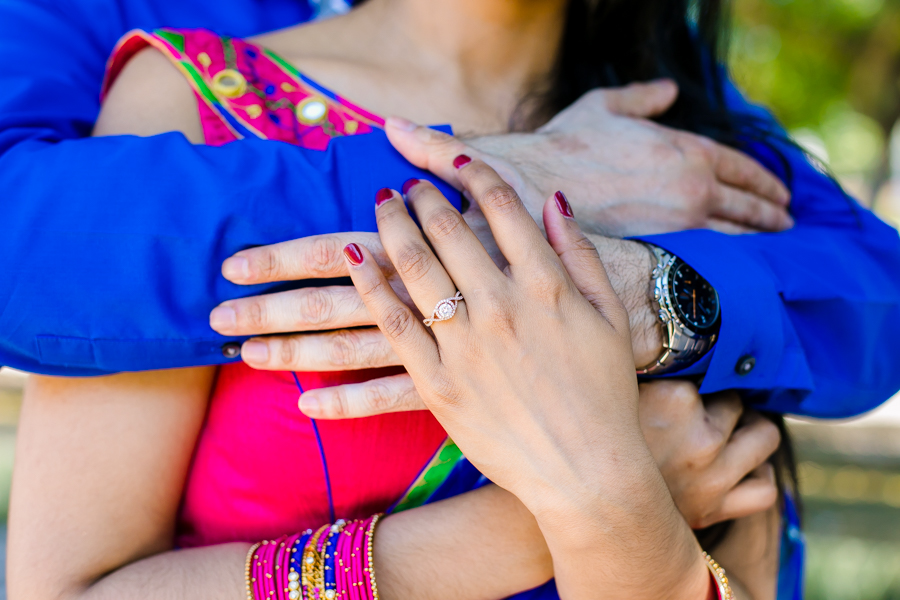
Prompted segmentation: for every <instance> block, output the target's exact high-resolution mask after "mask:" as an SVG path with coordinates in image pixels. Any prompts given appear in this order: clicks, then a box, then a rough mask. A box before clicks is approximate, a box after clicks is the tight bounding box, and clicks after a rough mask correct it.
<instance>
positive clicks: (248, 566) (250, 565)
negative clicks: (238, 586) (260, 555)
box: [244, 542, 262, 600]
mask: <svg viewBox="0 0 900 600" xmlns="http://www.w3.org/2000/svg"><path fill="white" fill-rule="evenodd" d="M260 546H262V542H257V543H255V544H253V545H252V546H250V551H249V552H247V564H246V565H245V566H244V572H245V573H246V577H245V580H246V583H247V600H255V599H254V598H253V583H254V581H253V579H252V577H251V574H250V570H251V569H252V568H253V559H254V558H256V556H254V555H255V554H256V551H257V550H259V547H260Z"/></svg>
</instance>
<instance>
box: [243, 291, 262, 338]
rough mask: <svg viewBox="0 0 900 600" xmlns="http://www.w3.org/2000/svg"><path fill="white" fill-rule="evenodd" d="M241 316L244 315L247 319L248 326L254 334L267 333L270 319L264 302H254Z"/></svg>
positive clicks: (260, 300) (259, 300)
mask: <svg viewBox="0 0 900 600" xmlns="http://www.w3.org/2000/svg"><path fill="white" fill-rule="evenodd" d="M239 314H243V316H244V318H245V319H246V324H247V325H248V326H250V328H252V329H253V331H254V332H257V333H263V331H265V329H266V325H267V324H268V320H269V317H268V311H267V310H266V303H265V301H264V300H262V299H257V300H254V301H253V302H251V303H250V304H249V305H248V306H247V310H246V311H241V313H239Z"/></svg>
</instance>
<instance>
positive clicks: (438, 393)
mask: <svg viewBox="0 0 900 600" xmlns="http://www.w3.org/2000/svg"><path fill="white" fill-rule="evenodd" d="M431 391H432V403H433V404H437V405H439V406H440V405H443V406H453V405H456V404H459V402H460V399H461V396H460V393H459V388H458V387H457V386H456V383H455V382H454V381H453V380H452V379H451V378H450V377H448V376H447V375H437V376H436V377H434V379H433V380H432V381H431Z"/></svg>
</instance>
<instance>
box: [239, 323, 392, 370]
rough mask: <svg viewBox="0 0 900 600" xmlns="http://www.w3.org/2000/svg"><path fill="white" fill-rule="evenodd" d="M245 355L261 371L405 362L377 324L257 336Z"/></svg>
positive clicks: (243, 350) (370, 366) (355, 367)
mask: <svg viewBox="0 0 900 600" xmlns="http://www.w3.org/2000/svg"><path fill="white" fill-rule="evenodd" d="M241 358H243V360H244V362H245V363H247V365H248V366H250V367H253V368H254V369H259V370H260V371H356V370H359V369H375V368H380V367H392V366H397V365H400V364H401V363H400V359H399V358H398V357H397V355H396V354H395V353H394V350H393V348H391V345H390V344H389V343H388V341H387V339H385V337H384V334H382V333H381V331H380V330H379V329H378V328H376V327H369V328H365V329H344V330H341V331H329V332H328V333H307V334H296V335H284V336H274V337H265V338H253V339H250V340H247V341H246V342H244V345H243V347H242V348H241Z"/></svg>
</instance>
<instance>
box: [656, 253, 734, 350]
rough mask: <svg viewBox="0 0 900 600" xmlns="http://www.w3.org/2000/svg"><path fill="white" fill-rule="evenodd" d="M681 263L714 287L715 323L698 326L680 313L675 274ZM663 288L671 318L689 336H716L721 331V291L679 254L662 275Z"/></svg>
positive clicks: (667, 310) (699, 337)
mask: <svg viewBox="0 0 900 600" xmlns="http://www.w3.org/2000/svg"><path fill="white" fill-rule="evenodd" d="M681 265H685V266H687V267H688V268H690V269H692V270H693V271H694V272H695V273H697V276H698V277H701V278H703V281H705V282H706V283H707V284H708V285H709V287H710V289H712V291H713V293H714V294H715V295H716V317H715V319H714V321H713V323H712V324H711V325H710V326H709V327H702V328H698V327H697V326H696V325H694V324H693V323H689V322H687V321H686V320H685V319H684V318H682V316H681V315H680V314H679V313H680V311H679V310H678V306H677V305H676V304H675V297H676V294H675V280H674V277H673V274H674V273H675V272H676V271H677V270H678V268H679V267H680V266H681ZM662 288H663V289H664V290H665V294H664V298H665V301H666V312H667V313H668V314H669V318H670V319H674V320H675V321H676V323H677V324H678V325H679V327H680V329H681V330H682V331H683V332H684V333H685V334H688V335H689V337H692V338H697V339H703V338H711V337H714V336H715V335H716V334H717V333H719V326H720V325H721V322H722V304H721V301H720V300H719V292H718V291H716V289H715V288H714V287H713V286H712V285H711V284H709V281H708V280H707V279H706V278H705V277H703V275H701V274H700V273H699V272H698V271H697V270H696V269H694V268H693V267H692V266H690V265H689V264H688V263H686V262H685V261H683V260H681V259H680V258H678V257H677V256H676V257H674V260H672V261H671V262H670V263H669V264H668V265H667V266H666V270H665V272H664V273H663V277H662Z"/></svg>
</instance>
